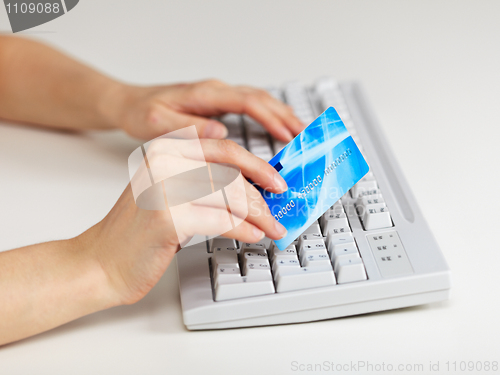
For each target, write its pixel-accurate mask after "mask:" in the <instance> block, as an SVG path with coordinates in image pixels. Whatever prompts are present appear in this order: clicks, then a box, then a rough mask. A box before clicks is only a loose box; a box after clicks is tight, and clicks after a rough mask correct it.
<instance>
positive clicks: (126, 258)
mask: <svg viewBox="0 0 500 375" xmlns="http://www.w3.org/2000/svg"><path fill="white" fill-rule="evenodd" d="M197 141H198V140H196V142H197ZM172 142H175V140H172V139H168V140H159V141H157V142H154V143H153V144H152V145H151V146H150V147H149V148H148V151H147V156H148V162H149V166H150V169H151V170H169V169H172V168H174V169H175V168H176V167H178V165H179V162H180V163H191V162H192V155H191V154H192V153H191V152H190V151H189V150H190V148H186V147H177V148H175V147H172ZM177 142H186V141H185V140H180V141H177ZM187 142H189V141H187ZM200 142H201V148H202V149H203V155H204V158H205V159H206V161H207V162H209V163H217V164H219V163H231V164H234V165H237V166H238V167H239V168H240V170H241V172H242V174H243V175H244V176H246V177H248V178H249V179H251V180H252V181H253V182H255V183H256V184H258V185H259V186H261V187H262V188H264V189H266V190H268V191H270V192H273V193H282V192H284V191H286V190H287V186H286V183H285V181H284V180H283V178H282V177H281V176H280V175H279V173H278V172H277V171H276V170H275V169H274V168H273V167H271V165H269V164H268V163H266V162H265V161H263V160H262V159H260V158H258V157H256V156H254V155H252V154H251V153H249V152H248V151H246V150H245V149H244V148H242V147H240V146H238V145H237V144H236V143H234V142H232V141H230V140H215V139H201V140H200ZM162 150H165V152H162ZM172 150H174V151H172ZM165 155H167V157H165ZM132 181H134V180H132ZM242 182H243V183H242V185H241V186H243V194H244V195H245V196H241V197H240V199H239V201H240V203H241V202H243V203H242V204H246V206H245V208H247V215H246V217H245V214H246V213H245V212H244V211H245V210H241V211H243V215H240V216H241V218H242V219H244V220H243V221H241V223H240V224H239V225H237V226H236V227H234V228H233V229H231V230H229V231H228V232H226V233H224V236H226V237H229V238H235V239H238V240H240V241H242V242H249V243H254V242H258V241H259V240H261V239H262V238H263V237H264V235H265V236H267V237H269V238H271V239H280V238H282V237H284V236H285V234H286V229H285V228H284V227H283V226H282V225H281V224H280V223H279V222H277V221H276V220H275V218H274V217H273V215H271V212H270V210H269V208H268V207H267V205H266V203H265V201H264V200H263V198H262V196H261V194H260V193H259V192H258V191H257V189H256V188H255V187H254V186H252V185H251V184H250V183H248V181H246V180H245V179H242ZM245 199H246V203H245ZM167 200H168V197H167ZM186 207H187V208H186V210H185V213H186V220H185V221H184V225H182V226H180V227H179V225H177V226H178V227H177V228H176V227H175V225H174V220H173V218H172V212H171V210H170V209H169V208H168V207H167V209H166V210H145V209H141V208H139V207H138V206H137V204H136V202H135V200H134V195H133V191H132V187H131V185H130V184H129V185H128V186H127V188H126V189H125V191H124V192H123V194H122V195H121V197H120V198H119V200H118V202H117V203H116V204H115V206H114V207H113V209H112V210H111V211H110V213H109V214H108V215H107V216H106V217H105V218H104V219H103V220H102V221H101V222H100V223H98V224H97V225H95V226H94V227H92V228H91V229H89V230H88V231H87V232H85V233H84V234H82V235H81V237H82V241H85V243H86V244H87V245H88V246H87V250H88V251H89V253H90V254H91V256H92V257H95V259H97V260H98V263H99V264H100V266H101V268H102V270H103V271H104V273H105V275H106V278H107V281H108V287H109V293H108V295H109V296H110V297H111V298H112V299H113V301H112V302H111V304H112V305H119V304H130V303H134V302H136V301H138V300H140V299H141V298H142V297H144V296H145V295H146V294H147V293H148V292H149V290H150V289H151V288H152V287H153V286H154V285H155V284H156V283H157V282H158V280H159V279H160V277H161V276H162V275H163V273H164V272H165V270H166V269H167V267H168V266H169V264H170V263H171V261H172V259H173V257H174V255H175V253H176V252H177V251H178V250H179V249H180V248H181V246H180V244H181V243H183V242H184V243H185V242H187V240H188V239H189V238H190V236H193V235H194V234H200V235H217V234H219V233H217V230H220V224H219V223H220V222H221V220H223V218H224V217H227V215H228V212H227V209H226V207H221V206H217V205H211V204H208V205H196V204H189V205H187V206H186ZM193 214H194V215H193ZM232 214H233V215H238V212H232ZM176 215H177V213H176ZM193 217H194V218H195V220H194V221H193ZM181 221H182V220H181ZM176 224H178V221H176ZM176 229H177V230H176ZM184 251H189V248H187V249H186V250H184Z"/></svg>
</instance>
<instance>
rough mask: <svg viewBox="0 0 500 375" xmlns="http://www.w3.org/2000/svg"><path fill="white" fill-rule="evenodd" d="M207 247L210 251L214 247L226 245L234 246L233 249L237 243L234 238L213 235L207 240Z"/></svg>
mask: <svg viewBox="0 0 500 375" xmlns="http://www.w3.org/2000/svg"><path fill="white" fill-rule="evenodd" d="M209 245H210V246H209V248H210V251H209V252H210V253H213V252H214V249H217V248H220V249H223V248H226V247H234V248H235V249H237V248H238V244H237V242H236V240H233V239H232V238H226V237H215V238H212V239H211V240H209Z"/></svg>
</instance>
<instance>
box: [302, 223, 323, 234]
mask: <svg viewBox="0 0 500 375" xmlns="http://www.w3.org/2000/svg"><path fill="white" fill-rule="evenodd" d="M314 233H316V234H321V228H320V227H319V224H318V222H315V223H313V224H311V226H310V227H309V228H307V229H306V230H305V231H304V232H302V234H314Z"/></svg>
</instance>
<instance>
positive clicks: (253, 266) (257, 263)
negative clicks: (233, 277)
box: [243, 259, 272, 279]
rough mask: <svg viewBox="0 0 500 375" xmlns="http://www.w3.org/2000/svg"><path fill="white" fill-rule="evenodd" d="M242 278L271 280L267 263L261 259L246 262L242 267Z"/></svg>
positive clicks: (269, 266)
mask: <svg viewBox="0 0 500 375" xmlns="http://www.w3.org/2000/svg"><path fill="white" fill-rule="evenodd" d="M243 276H255V277H259V278H262V279H266V278H268V279H272V275H271V265H270V264H269V261H268V260H267V259H266V260H262V259H255V260H248V259H247V262H246V263H245V266H244V267H243Z"/></svg>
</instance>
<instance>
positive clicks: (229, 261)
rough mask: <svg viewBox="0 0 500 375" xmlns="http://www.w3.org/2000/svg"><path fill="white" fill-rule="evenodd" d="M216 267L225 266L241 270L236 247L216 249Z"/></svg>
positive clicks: (213, 258) (214, 261) (214, 255)
mask: <svg viewBox="0 0 500 375" xmlns="http://www.w3.org/2000/svg"><path fill="white" fill-rule="evenodd" d="M212 262H213V263H214V265H215V267H218V266H221V265H225V266H226V267H231V268H233V267H234V268H239V267H240V266H239V263H238V253H237V251H236V249H235V248H234V247H226V248H216V249H214V253H213V256H212Z"/></svg>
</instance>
